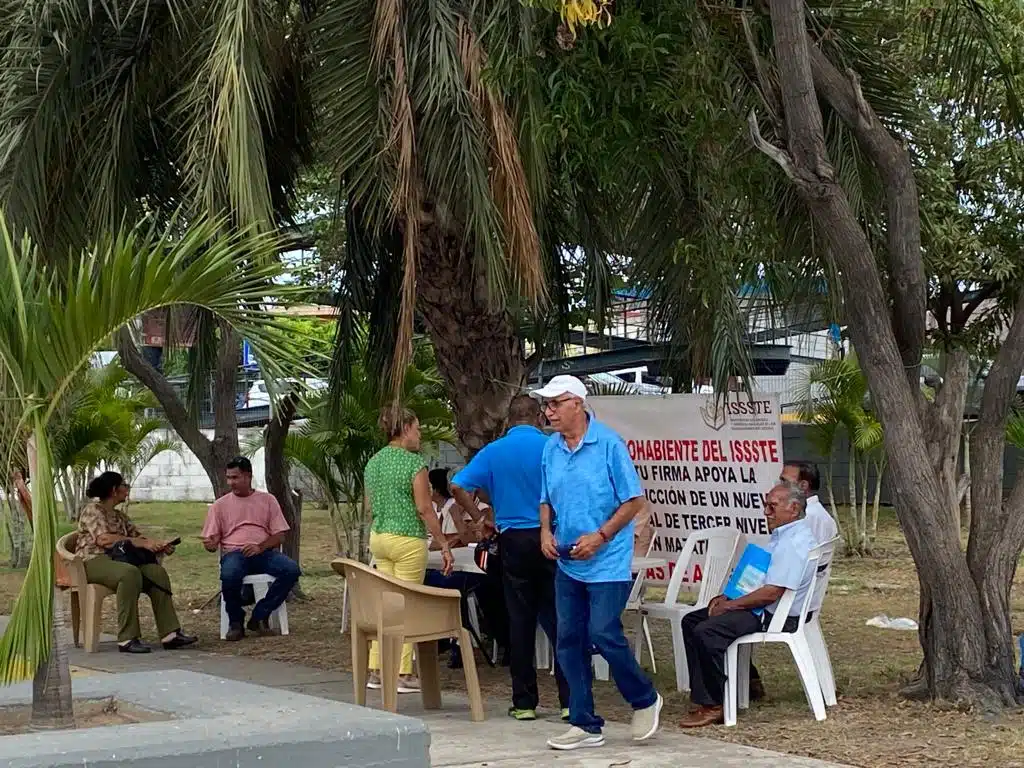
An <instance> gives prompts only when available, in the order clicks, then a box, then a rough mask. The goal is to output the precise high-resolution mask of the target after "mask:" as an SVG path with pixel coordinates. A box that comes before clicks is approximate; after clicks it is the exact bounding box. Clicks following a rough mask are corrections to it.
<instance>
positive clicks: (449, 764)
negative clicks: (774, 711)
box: [0, 619, 837, 768]
mask: <svg viewBox="0 0 1024 768" xmlns="http://www.w3.org/2000/svg"><path fill="white" fill-rule="evenodd" d="M4 623H5V622H3V621H2V619H0V631H2V629H3V624H4ZM104 639H105V640H109V639H110V638H106V637H105V638H104ZM281 642H282V643H287V642H288V640H287V638H283V639H282V640H281ZM207 645H208V647H209V646H212V647H213V648H216V644H215V643H213V644H207ZM71 664H72V665H73V666H74V668H75V672H76V674H79V675H90V674H103V673H117V672H139V671H143V670H147V669H187V670H192V671H194V672H203V673H206V674H209V675H217V676H219V677H225V678H228V679H231V680H240V681H245V682H249V683H255V684H257V685H264V686H267V687H270V688H281V689H285V690H289V691H295V692H298V693H305V694H308V695H311V696H319V697H321V698H325V699H333V700H336V701H345V702H352V701H353V696H352V678H351V676H350V675H348V674H347V673H344V672H330V671H325V670H319V669H312V668H310V667H303V666H298V665H296V664H288V663H284V662H278V661H269V660H265V659H253V658H247V657H243V656H229V655H222V654H217V653H212V652H210V651H207V650H188V651H178V652H176V653H168V652H165V651H163V650H156V651H154V653H152V654H150V655H148V656H129V655H126V654H119V653H117V651H116V648H115V646H114V644H113V643H111V642H105V643H103V644H102V645H101V646H100V651H99V652H98V653H94V654H87V653H85V652H84V651H82V650H81V649H73V650H72V653H71ZM367 704H368V705H369V706H371V707H380V705H381V702H380V696H379V693H378V692H375V691H370V692H369V696H368V698H367ZM488 704H489V711H488V720H487V721H486V722H485V723H473V722H471V721H470V719H469V706H468V702H467V700H466V699H465V697H463V696H461V695H457V694H445V696H444V709H443V710H441V711H424V710H423V708H422V706H421V703H420V697H419V696H415V695H406V696H401V697H400V698H399V712H400V713H401V714H405V715H410V716H412V717H418V718H421V719H423V720H424V721H425V722H426V723H427V725H428V727H429V728H430V732H431V748H430V755H431V762H432V764H433V765H434V766H435V767H436V768H442V767H444V768H471V767H476V768H483V767H484V766H486V767H487V768H522V767H523V766H559V767H561V768H626V767H627V766H628V768H669V767H670V766H671V768H691V767H692V768H708V767H709V766H715V767H721V768H728V767H730V766H742V768H783V767H785V768H801V767H802V768H837V766H836V765H835V764H832V763H824V762H821V761H819V760H811V759H808V758H803V757H794V756H791V755H783V754H778V753H775V752H767V751H765V750H760V749H753V748H751V747H744V746H739V745H736V744H729V743H726V742H722V741H716V740H714V739H702V738H696V737H693V736H689V735H687V734H684V733H681V732H678V731H674V730H671V729H666V730H663V731H660V732H659V733H658V735H657V736H656V737H654V738H653V739H651V740H650V741H648V742H645V743H643V744H634V743H633V742H632V741H631V740H630V738H629V728H628V726H626V725H620V724H614V723H613V724H610V725H609V726H608V727H607V728H606V729H605V736H606V739H607V743H606V745H605V746H604V747H603V748H600V749H589V750H579V751H576V752H553V751H552V750H550V749H548V748H547V747H546V746H545V743H544V742H545V741H546V740H547V739H548V737H550V736H551V735H553V734H556V733H560V732H561V731H563V730H564V729H565V727H566V726H565V725H564V724H563V723H562V722H560V721H559V720H558V719H557V713H548V714H547V716H546V717H543V719H541V720H538V721H536V722H533V723H521V722H517V721H515V720H512V719H510V718H508V717H507V716H506V715H505V708H506V706H507V705H506V704H505V702H495V701H490V702H488ZM812 726H813V723H812V722H811V721H810V720H808V727H812Z"/></svg>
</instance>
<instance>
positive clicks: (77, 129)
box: [0, 0, 310, 491]
mask: <svg viewBox="0 0 1024 768" xmlns="http://www.w3.org/2000/svg"><path fill="white" fill-rule="evenodd" d="M299 5H305V4H304V3H300V4H293V3H279V2H272V1H271V0H244V1H243V2H220V1H219V0H218V1H217V2H205V1H204V2H199V1H198V0H182V1H181V2H177V1H176V2H171V3H167V2H127V1H125V2H120V1H117V0H115V1H114V2H108V3H99V4H86V5H81V4H79V3H77V2H75V1H74V0H66V1H63V0H62V1H60V2H56V3H53V4H49V5H47V6H45V7H43V6H33V7H31V8H30V7H28V6H22V7H15V6H12V5H5V6H4V7H3V9H0V40H2V41H3V43H4V45H3V46H2V48H0V203H2V204H3V205H4V206H5V209H6V211H7V216H8V220H9V221H10V222H11V225H12V227H13V228H14V229H15V231H17V232H19V233H20V232H22V231H25V232H28V233H29V234H30V235H31V236H32V238H33V242H35V244H36V246H37V247H38V248H39V251H40V254H41V257H42V258H43V260H44V261H48V262H56V261H58V260H60V259H62V258H64V256H65V254H68V253H77V252H79V250H80V249H81V248H83V247H85V246H86V244H88V243H89V242H92V241H94V240H96V239H98V238H100V237H103V236H105V234H106V233H109V232H113V231H116V230H117V228H118V227H119V226H120V225H121V223H122V222H124V221H128V222H135V221H139V220H140V219H141V218H142V217H143V216H153V217H156V218H157V219H158V220H161V221H164V222H169V221H170V220H171V219H172V217H174V216H176V215H177V214H178V212H179V211H183V212H184V216H185V218H196V217H198V218H203V217H206V216H209V215H212V216H218V217H223V218H224V219H225V220H226V221H227V222H229V223H230V224H231V225H232V226H241V227H255V228H257V229H260V230H262V231H267V230H271V229H274V228H275V227H276V226H277V225H278V224H282V225H285V224H288V223H289V222H290V207H291V201H292V196H293V192H294V182H295V177H296V174H297V169H298V166H299V163H300V161H302V160H303V159H306V158H308V148H309V141H308V136H307V135H306V133H305V131H306V130H307V129H308V128H309V125H310V121H309V119H308V115H309V109H308V108H307V106H308V103H309V100H308V99H307V98H305V97H304V96H303V92H302V91H301V88H302V87H303V85H304V78H303V77H301V76H300V74H301V72H300V70H301V66H302V63H301V62H300V60H299V56H298V54H299V52H300V51H301V50H302V41H303V39H304V36H303V34H302V26H301V24H302V13H301V10H300V8H299ZM297 89H299V90H297ZM30 157H31V158H32V160H31V162H28V158H30ZM161 313H164V314H167V315H168V316H167V320H168V325H169V328H168V330H169V331H170V332H169V333H168V334H165V335H166V338H165V342H164V343H165V345H166V346H167V347H168V348H173V347H174V346H175V345H177V344H179V343H180V342H183V341H184V340H188V341H191V342H192V344H191V347H190V350H189V355H188V360H189V373H190V379H189V381H190V386H189V391H188V393H187V396H186V397H184V398H183V397H180V396H179V395H178V394H177V393H176V391H175V390H174V388H173V387H172V386H171V385H170V383H169V382H168V380H167V378H166V376H164V375H163V373H162V371H161V370H159V368H158V367H157V366H154V365H151V364H150V362H149V361H148V360H147V359H145V358H144V357H143V355H142V354H141V353H140V350H139V349H138V347H137V343H136V342H137V339H135V338H134V334H133V332H132V331H133V330H134V329H133V328H132V329H130V328H125V329H123V330H122V331H121V332H120V333H119V334H118V337H117V339H116V341H117V344H118V347H119V350H120V352H121V362H122V365H123V366H124V367H125V368H126V369H128V370H129V371H130V372H131V373H132V374H133V375H134V376H136V377H137V378H138V379H139V380H140V381H141V382H142V383H143V385H144V386H146V387H147V388H149V389H150V390H151V391H152V392H153V394H154V395H155V396H156V397H157V399H158V400H159V401H160V405H161V408H162V409H163V411H164V414H165V416H166V418H167V419H168V421H169V422H171V424H172V425H173V426H174V428H175V430H176V431H177V432H178V434H179V435H180V436H181V438H182V440H183V441H184V442H185V443H186V444H187V445H188V447H189V449H190V450H191V451H192V452H193V453H194V454H195V456H196V457H197V458H198V459H199V461H200V462H201V463H202V464H203V467H204V468H205V469H206V471H207V474H208V475H209V477H210V482H211V484H212V485H213V488H214V489H215V490H217V491H224V490H226V486H225V485H224V479H223V465H224V463H226V461H227V460H228V459H230V458H231V457H232V456H234V455H236V454H237V453H238V427H237V419H236V415H235V409H234V407H233V404H234V402H235V384H236V374H237V367H238V360H239V359H240V356H241V345H242V339H241V337H238V336H236V335H235V334H233V333H232V332H231V329H230V328H228V327H226V326H220V327H218V325H217V324H216V323H215V322H214V321H213V318H212V316H211V315H210V314H209V313H208V312H207V311H206V310H205V309H203V308H198V309H193V310H191V311H190V312H188V313H185V314H186V316H185V317H184V318H181V317H179V316H178V315H176V314H175V315H172V314H168V313H166V312H165V311H163V310H162V311H161ZM179 321H180V322H179ZM175 328H176V329H177V330H176V331H175ZM211 389H212V390H213V392H214V398H213V399H214V403H213V405H214V417H215V418H214V435H213V437H212V438H210V437H207V436H206V435H205V434H204V433H203V432H202V431H201V430H200V429H199V427H198V413H199V409H200V405H201V403H202V399H203V394H204V393H205V392H207V391H210V390H211Z"/></svg>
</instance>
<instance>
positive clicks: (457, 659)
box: [448, 645, 462, 669]
mask: <svg viewBox="0 0 1024 768" xmlns="http://www.w3.org/2000/svg"><path fill="white" fill-rule="evenodd" d="M448 669H462V649H461V648H459V646H457V645H452V649H451V651H450V652H449V653H448Z"/></svg>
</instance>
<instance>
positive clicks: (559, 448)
mask: <svg viewBox="0 0 1024 768" xmlns="http://www.w3.org/2000/svg"><path fill="white" fill-rule="evenodd" d="M532 394H533V396H534V397H536V398H538V399H539V400H540V401H541V402H542V403H543V404H544V413H545V415H546V416H547V418H548V421H549V422H550V423H551V426H552V427H553V428H554V430H555V432H556V434H555V435H553V436H552V438H551V439H550V440H549V441H548V442H547V444H546V445H545V446H544V455H543V459H542V464H541V467H542V471H543V474H542V478H541V497H540V502H541V504H540V521H541V547H542V549H543V550H544V554H545V555H546V556H547V557H549V558H551V559H552V560H555V559H557V560H558V572H557V574H556V575H555V604H556V609H557V612H558V632H557V635H558V661H559V664H560V665H561V667H562V672H563V673H564V674H565V677H566V680H567V681H568V683H569V722H570V723H571V724H572V728H570V729H569V731H568V732H567V733H565V734H563V735H561V736H556V737H554V738H551V739H549V740H548V746H549V747H551V748H552V749H579V748H581V747H599V746H601V745H602V744H604V736H603V735H602V733H601V729H602V727H603V726H604V720H602V719H601V718H600V717H598V716H597V715H596V714H595V713H594V697H593V693H592V691H591V684H592V681H593V671H592V667H591V648H596V649H597V651H598V652H599V653H600V654H601V655H602V656H604V658H605V660H606V661H607V662H608V667H609V669H610V670H611V674H612V678H613V679H614V680H615V684H616V686H618V689H619V692H620V693H621V694H622V696H623V698H624V699H626V701H627V702H629V704H630V705H631V706H632V707H633V738H634V740H636V741H643V740H644V739H648V738H650V737H651V736H653V735H654V732H655V731H657V730H658V721H659V715H660V713H661V707H662V704H663V701H662V698H661V695H660V694H659V693H658V692H657V691H656V690H655V688H654V686H653V685H652V684H651V681H650V679H649V678H648V677H647V675H646V674H645V673H644V671H643V670H642V669H640V665H639V664H637V662H636V659H635V658H634V656H633V652H632V650H631V648H630V646H629V643H628V642H627V641H626V635H625V633H624V632H623V630H622V611H623V609H624V608H625V607H626V600H627V599H628V597H629V592H630V589H631V587H632V574H631V571H630V565H631V562H632V558H633V518H634V516H635V515H636V514H637V512H638V511H640V509H641V507H642V505H643V503H644V496H643V488H642V487H641V485H640V478H639V476H638V475H637V473H636V468H635V467H634V466H633V462H632V460H631V459H630V457H629V452H628V451H627V450H626V446H625V444H624V443H623V442H622V438H620V437H619V436H618V435H617V434H615V432H613V431H612V430H611V429H609V428H608V427H606V426H605V425H604V424H602V423H600V422H599V421H597V419H595V418H594V417H593V415H591V414H590V413H588V412H587V410H586V407H585V401H586V399H587V388H586V387H585V386H584V384H583V382H582V381H580V380H579V379H577V378H576V377H575V376H555V377H554V378H553V379H552V380H551V381H550V382H548V384H547V385H546V386H544V387H542V388H541V389H538V390H536V391H535V392H533V393H532Z"/></svg>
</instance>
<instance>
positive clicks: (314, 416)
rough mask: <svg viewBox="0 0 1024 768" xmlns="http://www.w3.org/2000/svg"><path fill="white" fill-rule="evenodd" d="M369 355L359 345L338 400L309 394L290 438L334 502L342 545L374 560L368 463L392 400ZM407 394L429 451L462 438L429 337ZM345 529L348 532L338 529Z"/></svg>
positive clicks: (288, 451)
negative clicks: (385, 396) (366, 492)
mask: <svg viewBox="0 0 1024 768" xmlns="http://www.w3.org/2000/svg"><path fill="white" fill-rule="evenodd" d="M366 338H367V336H366V334H365V332H363V333H361V334H360V336H359V340H360V341H359V344H360V346H361V345H363V344H365V343H366ZM364 355H365V351H364V350H363V349H361V348H360V347H357V356H356V361H355V362H354V363H353V365H352V366H351V368H350V369H349V374H348V378H347V379H346V380H345V383H344V387H343V388H342V392H341V394H340V397H339V398H338V402H336V403H335V402H331V400H330V396H329V395H320V396H319V397H316V398H314V399H311V400H308V401H307V402H306V403H305V405H304V406H303V408H302V409H301V410H302V415H304V416H305V418H306V421H305V422H304V423H303V424H302V426H301V427H300V428H299V429H297V430H294V431H293V432H292V433H290V434H289V435H288V438H287V440H286V442H285V456H286V457H287V458H288V460H289V461H291V462H292V463H294V464H297V465H299V466H301V467H302V468H303V469H305V470H306V471H307V472H308V473H309V474H310V475H311V476H312V477H313V479H314V480H315V481H316V482H317V484H318V485H319V486H320V490H321V492H322V494H323V496H324V498H325V499H326V500H327V504H328V509H329V510H330V513H331V520H332V522H333V523H334V529H335V537H336V543H337V545H338V549H339V551H341V552H344V553H345V554H346V555H348V556H353V557H357V558H360V559H362V560H366V559H367V555H368V553H367V546H368V544H369V538H368V536H369V532H368V530H367V522H368V521H367V520H366V519H365V518H364V516H363V512H364V510H363V504H362V500H363V469H364V467H365V466H366V462H367V461H368V460H369V459H370V457H371V456H373V454H374V453H376V452H377V451H379V450H380V449H381V448H383V447H384V445H385V444H386V440H385V438H384V434H383V432H381V429H380V427H379V426H378V419H379V415H380V410H381V407H382V406H383V405H384V404H385V400H382V399H381V392H380V387H379V386H377V385H376V383H375V382H373V381H372V378H371V374H370V372H369V371H368V370H367V368H366V366H365V365H363V364H362V363H361V362H360V361H361V359H362V358H363V356H364ZM400 397H401V400H402V403H403V404H404V405H405V406H406V407H408V408H411V409H412V410H413V411H415V413H416V415H417V416H418V417H419V420H420V429H421V432H422V441H423V445H424V448H425V449H426V450H430V449H431V448H432V447H433V446H436V445H437V444H438V443H442V442H448V443H451V442H454V441H455V439H456V436H455V431H454V429H453V428H452V412H451V409H450V407H449V405H448V400H447V397H446V396H445V393H444V385H443V383H442V382H441V379H440V377H439V375H438V373H437V366H436V363H435V361H434V356H433V351H432V350H431V348H430V345H429V344H427V343H425V342H423V341H417V343H415V344H414V348H413V359H412V361H411V363H410V364H409V367H408V368H407V369H406V375H405V378H404V380H403V382H402V391H401V394H400ZM339 528H340V529H341V531H342V533H343V535H339V533H338V529H339Z"/></svg>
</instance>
